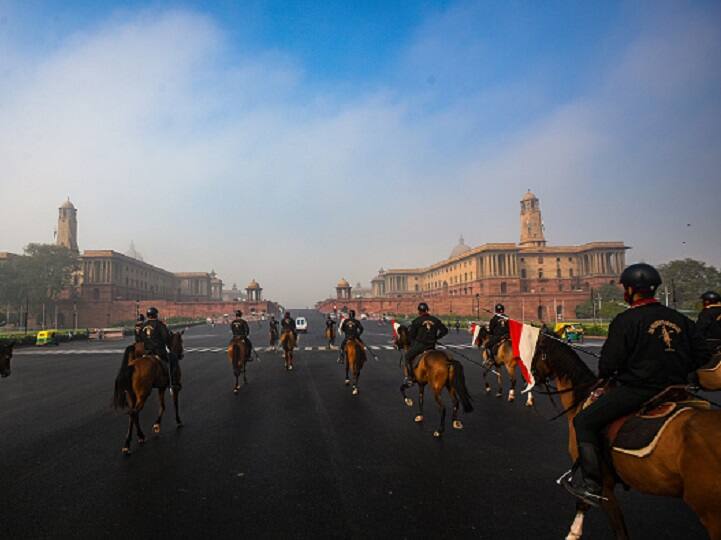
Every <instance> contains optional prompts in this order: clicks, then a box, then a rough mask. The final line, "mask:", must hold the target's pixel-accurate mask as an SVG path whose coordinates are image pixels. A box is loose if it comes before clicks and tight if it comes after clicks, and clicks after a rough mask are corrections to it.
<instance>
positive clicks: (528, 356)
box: [508, 319, 541, 394]
mask: <svg viewBox="0 0 721 540" xmlns="http://www.w3.org/2000/svg"><path fill="white" fill-rule="evenodd" d="M508 329H509V332H510V334H511V344H512V345H513V355H514V356H515V357H516V358H518V359H519V360H520V362H519V363H518V367H519V368H520V369H521V374H522V375H523V378H524V379H525V380H526V388H525V389H524V390H523V392H522V393H524V394H525V393H526V392H528V391H530V390H531V389H532V388H533V386H534V385H535V384H536V381H535V380H534V378H533V374H532V373H531V363H532V362H533V355H534V354H535V353H536V343H537V342H538V336H539V334H540V332H541V329H540V328H535V327H533V326H531V325H530V324H523V323H521V322H518V321H514V320H513V319H508Z"/></svg>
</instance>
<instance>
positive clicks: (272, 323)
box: [270, 319, 278, 333]
mask: <svg viewBox="0 0 721 540" xmlns="http://www.w3.org/2000/svg"><path fill="white" fill-rule="evenodd" d="M270 329H271V331H273V332H275V333H278V321H276V320H275V319H273V320H272V321H270Z"/></svg>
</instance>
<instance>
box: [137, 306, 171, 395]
mask: <svg viewBox="0 0 721 540" xmlns="http://www.w3.org/2000/svg"><path fill="white" fill-rule="evenodd" d="M145 314H146V315H147V320H146V321H145V323H144V324H143V326H142V329H141V336H142V338H141V339H142V341H143V345H144V347H145V352H146V353H147V354H154V355H156V356H157V357H158V358H160V359H161V360H162V361H163V363H165V364H166V365H167V366H168V367H169V369H170V384H171V385H172V386H173V387H174V388H178V389H180V381H179V371H178V357H177V356H176V355H175V354H174V353H173V352H172V351H170V352H169V350H168V349H169V348H170V330H168V327H167V326H166V325H165V323H164V322H163V321H161V320H160V319H158V316H159V313H158V310H157V308H154V307H149V308H148V311H147V312H146V313H145Z"/></svg>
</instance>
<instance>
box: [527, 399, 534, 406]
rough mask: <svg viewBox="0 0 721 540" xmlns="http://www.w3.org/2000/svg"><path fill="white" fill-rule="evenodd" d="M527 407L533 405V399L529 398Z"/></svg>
mask: <svg viewBox="0 0 721 540" xmlns="http://www.w3.org/2000/svg"><path fill="white" fill-rule="evenodd" d="M526 407H533V400H532V399H529V400H528V401H526Z"/></svg>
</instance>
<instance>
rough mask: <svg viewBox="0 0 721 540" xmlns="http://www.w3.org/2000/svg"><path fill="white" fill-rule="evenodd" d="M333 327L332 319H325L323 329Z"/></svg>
mask: <svg viewBox="0 0 721 540" xmlns="http://www.w3.org/2000/svg"><path fill="white" fill-rule="evenodd" d="M333 325H335V321H334V320H333V319H326V320H325V327H326V328H333Z"/></svg>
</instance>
